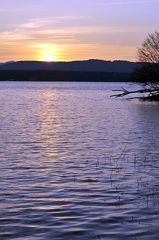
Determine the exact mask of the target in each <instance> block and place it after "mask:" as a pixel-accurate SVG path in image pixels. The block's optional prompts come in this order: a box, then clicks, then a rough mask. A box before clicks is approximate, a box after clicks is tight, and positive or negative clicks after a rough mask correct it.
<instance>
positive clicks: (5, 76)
mask: <svg viewBox="0 0 159 240" xmlns="http://www.w3.org/2000/svg"><path fill="white" fill-rule="evenodd" d="M129 77H130V74H129V73H116V72H77V71H47V70H35V71H30V70H29V71H26V70H0V81H7V80H12V81H13V80H14V81H81V82H85V81H90V82H127V81H128V79H129Z"/></svg>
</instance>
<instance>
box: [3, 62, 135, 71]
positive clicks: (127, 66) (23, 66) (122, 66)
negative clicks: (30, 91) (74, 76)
mask: <svg viewBox="0 0 159 240" xmlns="http://www.w3.org/2000/svg"><path fill="white" fill-rule="evenodd" d="M134 67H137V63H134V62H129V61H103V60H86V61H72V62H40V61H18V62H7V63H3V64H0V70H25V71H34V70H45V71H78V72H117V73H132V71H133V69H134Z"/></svg>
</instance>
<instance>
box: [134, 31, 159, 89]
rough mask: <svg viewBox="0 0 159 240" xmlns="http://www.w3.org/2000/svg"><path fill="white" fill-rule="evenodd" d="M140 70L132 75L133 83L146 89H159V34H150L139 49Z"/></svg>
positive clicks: (135, 70) (136, 70) (137, 69)
mask: <svg viewBox="0 0 159 240" xmlns="http://www.w3.org/2000/svg"><path fill="white" fill-rule="evenodd" d="M137 62H138V64H139V67H138V68H135V69H134V72H133V74H132V75H131V80H132V82H136V83H137V84H139V85H142V86H143V87H144V88H148V87H150V88H151V89H156V87H157V88H159V32H157V31H155V33H153V34H148V36H147V37H146V38H145V39H144V41H143V43H142V46H141V47H139V48H138V53H137Z"/></svg>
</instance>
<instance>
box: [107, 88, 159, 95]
mask: <svg viewBox="0 0 159 240" xmlns="http://www.w3.org/2000/svg"><path fill="white" fill-rule="evenodd" d="M112 91H116V92H117V91H118V92H121V91H122V93H118V94H114V95H111V97H123V96H126V95H128V94H134V93H148V94H149V95H156V94H159V89H140V90H135V91H128V90H126V89H125V88H123V87H122V89H120V90H112Z"/></svg>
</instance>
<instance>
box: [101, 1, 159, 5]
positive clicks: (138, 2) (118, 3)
mask: <svg viewBox="0 0 159 240" xmlns="http://www.w3.org/2000/svg"><path fill="white" fill-rule="evenodd" d="M142 3H159V0H139V1H137V0H136V1H126V2H125V1H119V2H113V1H111V2H107V3H102V4H100V3H99V4H98V5H102V6H108V5H129V4H142Z"/></svg>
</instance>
